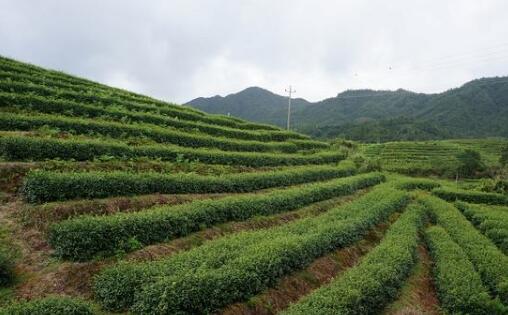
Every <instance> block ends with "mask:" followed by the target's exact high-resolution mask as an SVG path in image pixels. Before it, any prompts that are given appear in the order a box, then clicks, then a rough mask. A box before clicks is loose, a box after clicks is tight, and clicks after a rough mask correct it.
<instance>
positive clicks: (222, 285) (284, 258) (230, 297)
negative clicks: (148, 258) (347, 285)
mask: <svg viewBox="0 0 508 315" xmlns="http://www.w3.org/2000/svg"><path fill="white" fill-rule="evenodd" d="M407 202H408V196H407V194H405V193H403V192H401V191H396V190H393V189H389V188H387V187H379V188H377V189H374V191H372V192H370V193H368V194H366V195H364V196H363V197H361V198H359V199H357V200H355V201H353V202H352V203H350V204H348V205H345V206H342V207H338V208H334V209H332V210H330V211H328V212H326V213H324V214H322V215H320V216H317V217H311V218H307V219H303V220H299V221H296V222H293V223H289V224H287V225H283V226H278V227H275V228H272V229H265V230H259V231H253V232H243V233H238V234H235V235H232V236H228V237H224V238H221V239H218V240H215V241H210V242H208V243H206V244H205V245H203V246H200V247H197V248H195V249H192V250H190V251H187V252H183V253H181V254H177V255H175V256H172V257H170V258H167V259H165V260H162V261H157V262H151V263H140V264H132V263H131V264H120V265H117V266H114V267H110V268H108V269H106V270H104V271H103V272H101V273H100V274H99V275H98V276H97V277H96V281H95V284H94V288H95V296H96V298H97V299H98V300H99V301H100V302H101V303H102V305H103V306H104V307H105V308H108V309H115V310H121V309H126V308H130V309H131V311H132V312H133V313H135V314H155V313H158V314H204V313H210V312H213V311H215V310H217V309H218V308H221V307H223V306H226V305H228V304H230V303H233V302H236V301H240V300H245V299H247V298H249V297H250V296H252V295H254V294H256V293H259V292H260V291H262V290H264V289H266V288H268V287H270V286H272V285H274V284H275V282H276V281H277V280H278V279H279V278H280V277H282V276H284V275H286V274H288V273H290V272H291V271H293V270H297V269H301V268H303V267H305V266H306V265H308V264H309V263H310V262H312V261H313V260H314V259H316V258H318V257H320V256H322V255H324V254H326V253H328V252H329V251H331V250H333V249H335V248H338V247H342V246H347V245H349V244H351V243H353V242H354V241H356V240H358V239H361V238H362V237H363V236H364V235H365V234H366V233H367V231H368V230H369V228H371V227H373V226H374V225H376V224H378V223H379V222H381V221H383V220H386V219H387V218H388V217H389V216H390V215H391V214H392V213H394V212H396V211H398V210H401V209H402V208H403V207H404V206H405V205H406V203H407Z"/></svg>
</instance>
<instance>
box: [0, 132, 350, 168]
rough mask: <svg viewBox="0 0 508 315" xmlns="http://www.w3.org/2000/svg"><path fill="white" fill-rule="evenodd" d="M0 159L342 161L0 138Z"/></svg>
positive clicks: (337, 155) (334, 155)
mask: <svg viewBox="0 0 508 315" xmlns="http://www.w3.org/2000/svg"><path fill="white" fill-rule="evenodd" d="M0 156H2V157H3V158H4V159H7V160H11V161H19V160H31V161H40V160H44V159H55V158H58V159H65V160H69V159H74V160H77V161H88V160H93V159H94V158H98V157H101V156H112V157H116V158H121V159H131V158H139V157H148V158H152V159H161V160H164V161H174V160H176V159H177V158H181V159H188V160H191V161H194V160H199V161H200V162H203V163H207V164H227V165H245V166H252V167H261V166H280V165H303V164H326V163H336V162H339V161H341V160H343V159H344V158H345V155H344V153H342V152H322V153H315V154H307V155H302V154H275V153H255V152H228V151H220V150H213V149H194V148H185V147H178V146H170V145H164V146H163V145H143V146H129V145H127V144H125V143H122V142H111V141H109V142H108V141H95V140H61V139H49V138H36V137H22V136H5V137H0Z"/></svg>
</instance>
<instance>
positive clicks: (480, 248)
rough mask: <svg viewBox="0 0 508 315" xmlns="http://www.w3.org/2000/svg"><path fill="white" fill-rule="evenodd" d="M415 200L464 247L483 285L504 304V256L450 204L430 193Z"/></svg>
mask: <svg viewBox="0 0 508 315" xmlns="http://www.w3.org/2000/svg"><path fill="white" fill-rule="evenodd" d="M419 200H420V201H421V202H422V203H423V204H424V205H425V206H426V207H427V208H428V209H429V210H430V212H431V214H432V216H433V218H434V221H435V222H436V223H437V224H439V225H441V226H442V227H443V228H444V229H445V230H446V231H447V232H448V234H450V236H451V238H452V239H453V241H454V242H456V243H457V244H459V245H460V247H461V248H462V249H463V250H464V252H465V253H466V255H467V256H468V258H469V260H471V262H472V263H473V265H474V266H475V269H476V270H477V271H478V272H479V274H480V276H481V278H482V280H483V282H484V284H485V285H486V286H487V287H488V288H489V289H490V290H491V291H492V292H494V293H495V294H496V295H498V296H499V298H500V300H501V301H502V302H503V303H505V304H506V303H507V302H508V257H507V256H506V255H504V254H503V253H502V252H501V251H500V250H499V249H498V248H497V247H496V246H495V245H494V244H493V243H492V242H491V241H490V240H489V239H488V238H487V237H485V236H484V235H482V234H481V233H480V232H479V231H478V230H477V229H475V228H474V226H473V225H471V223H470V222H469V221H468V220H467V219H466V218H465V217H464V216H463V215H462V214H461V213H460V211H459V210H458V209H457V208H455V207H454V206H453V205H451V204H449V203H447V202H445V201H443V200H440V199H438V198H435V197H432V196H420V197H419Z"/></svg>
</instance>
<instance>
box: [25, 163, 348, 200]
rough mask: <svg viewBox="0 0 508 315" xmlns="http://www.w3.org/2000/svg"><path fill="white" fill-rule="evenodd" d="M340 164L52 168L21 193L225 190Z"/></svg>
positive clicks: (328, 172)
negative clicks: (174, 169) (209, 172)
mask: <svg viewBox="0 0 508 315" xmlns="http://www.w3.org/2000/svg"><path fill="white" fill-rule="evenodd" d="M351 172H352V171H351V168H341V167H337V166H314V167H297V168H296V167H295V168H293V169H290V170H282V171H266V172H253V173H244V174H227V175H224V176H203V175H196V174H185V173H179V174H160V173H154V172H146V173H130V172H121V171H114V172H83V173H77V172H69V173H67V172H65V173H60V172H53V171H32V172H29V173H28V174H27V176H26V177H25V179H24V182H23V187H22V194H23V196H24V197H25V199H26V200H27V201H28V202H47V201H56V200H68V199H73V198H105V197H110V196H127V195H141V194H151V193H162V194H186V193H196V194H198V193H225V192H250V191H254V190H259V189H265V188H271V187H277V186H289V185H296V184H303V183H308V182H312V181H318V180H325V179H331V178H335V177H341V176H344V175H348V174H351Z"/></svg>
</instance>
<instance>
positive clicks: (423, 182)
mask: <svg viewBox="0 0 508 315" xmlns="http://www.w3.org/2000/svg"><path fill="white" fill-rule="evenodd" d="M440 186H441V184H439V183H438V182H436V181H433V180H431V179H425V178H410V179H401V180H399V181H397V183H396V184H395V187H397V188H398V189H404V190H415V189H421V190H432V189H434V188H437V187H440Z"/></svg>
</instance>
